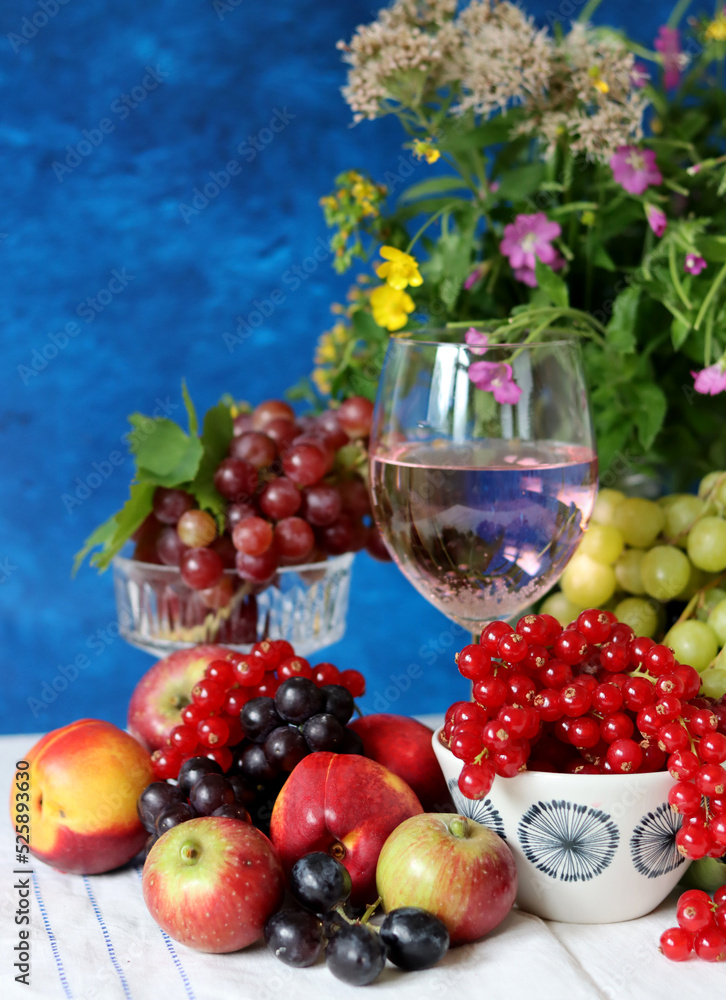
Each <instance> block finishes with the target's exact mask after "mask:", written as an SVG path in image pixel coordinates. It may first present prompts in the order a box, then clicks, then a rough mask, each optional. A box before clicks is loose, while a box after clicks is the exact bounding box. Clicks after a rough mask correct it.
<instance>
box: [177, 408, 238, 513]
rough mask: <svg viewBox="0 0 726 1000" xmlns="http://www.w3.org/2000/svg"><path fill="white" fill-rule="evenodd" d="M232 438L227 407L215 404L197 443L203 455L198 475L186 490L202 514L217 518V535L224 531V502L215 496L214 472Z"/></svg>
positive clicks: (222, 498)
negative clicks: (206, 513) (204, 512)
mask: <svg viewBox="0 0 726 1000" xmlns="http://www.w3.org/2000/svg"><path fill="white" fill-rule="evenodd" d="M233 435H234V422H233V420H232V414H231V413H230V410H229V407H228V406H225V404H224V403H217V405H216V406H213V407H212V408H211V409H209V410H207V412H206V414H205V415H204V426H203V428H202V436H201V439H200V447H201V448H203V454H202V457H201V461H200V462H199V468H198V469H197V473H196V475H195V476H194V479H193V481H192V483H191V485H190V486H189V487H188V490H189V492H190V493H191V494H192V495H193V496H194V497H195V498H196V500H197V503H198V504H199V506H200V507H201V508H202V510H208V511H209V512H210V513H212V514H214V516H215V517H216V518H217V523H218V524H219V529H220V531H222V530H223V529H224V518H225V511H226V508H227V501H226V500H225V499H224V497H223V496H221V494H219V493H218V492H217V489H216V487H215V485H214V472H215V470H216V468H217V466H218V465H219V463H220V462H221V461H222V459H224V458H226V457H227V450H228V449H229V443H230V441H231V440H232V437H233Z"/></svg>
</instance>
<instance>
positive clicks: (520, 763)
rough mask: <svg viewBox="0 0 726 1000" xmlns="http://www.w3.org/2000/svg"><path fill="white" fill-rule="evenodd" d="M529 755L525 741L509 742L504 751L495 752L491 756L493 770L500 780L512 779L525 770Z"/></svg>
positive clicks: (528, 746) (528, 747)
mask: <svg viewBox="0 0 726 1000" xmlns="http://www.w3.org/2000/svg"><path fill="white" fill-rule="evenodd" d="M529 753H530V745H529V743H528V742H527V740H510V742H509V745H508V746H507V747H506V748H505V749H504V750H498V751H495V753H494V754H493V755H492V761H493V763H494V770H495V771H496V773H497V774H499V775H501V777H502V778H513V777H514V775H515V774H519V772H520V771H523V770H524V769H525V767H526V764H527V759H528V757H529Z"/></svg>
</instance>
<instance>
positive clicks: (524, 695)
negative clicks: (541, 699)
mask: <svg viewBox="0 0 726 1000" xmlns="http://www.w3.org/2000/svg"><path fill="white" fill-rule="evenodd" d="M506 683H507V688H508V690H509V700H510V702H511V704H514V705H531V704H532V699H533V698H534V696H535V694H536V693H537V685H536V684H535V682H534V681H533V680H532V678H531V677H528V676H527V674H511V675H510V676H509V677H508V678H507V682H506Z"/></svg>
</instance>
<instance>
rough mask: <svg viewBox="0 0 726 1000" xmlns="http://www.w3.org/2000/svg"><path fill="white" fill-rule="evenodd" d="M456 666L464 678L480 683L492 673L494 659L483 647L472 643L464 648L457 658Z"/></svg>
mask: <svg viewBox="0 0 726 1000" xmlns="http://www.w3.org/2000/svg"><path fill="white" fill-rule="evenodd" d="M456 665H457V667H458V668H459V673H460V674H461V676H462V677H466V679H467V680H469V681H478V680H479V678H480V677H486V676H487V675H488V674H490V673H491V671H492V658H491V656H490V655H489V653H487V651H486V649H484V647H483V646H478V645H476V644H474V643H472V644H471V645H469V646H464V648H463V649H462V650H461V652H460V653H458V655H457V657H456Z"/></svg>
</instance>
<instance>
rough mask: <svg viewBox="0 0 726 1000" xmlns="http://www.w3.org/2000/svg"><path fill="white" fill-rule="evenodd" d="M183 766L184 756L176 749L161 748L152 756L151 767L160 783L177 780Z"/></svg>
mask: <svg viewBox="0 0 726 1000" xmlns="http://www.w3.org/2000/svg"><path fill="white" fill-rule="evenodd" d="M181 765H182V755H181V754H180V753H179V751H178V750H177V749H176V748H175V747H170V746H166V747H160V748H159V749H158V750H154V752H153V753H152V755H151V767H152V769H153V771H154V777H155V778H157V780H159V781H166V780H167V779H168V778H176V777H177V775H178V774H179V768H180V767H181Z"/></svg>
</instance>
